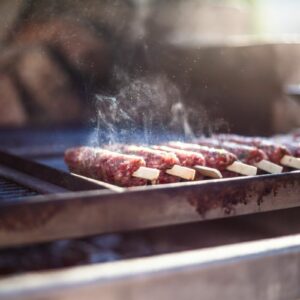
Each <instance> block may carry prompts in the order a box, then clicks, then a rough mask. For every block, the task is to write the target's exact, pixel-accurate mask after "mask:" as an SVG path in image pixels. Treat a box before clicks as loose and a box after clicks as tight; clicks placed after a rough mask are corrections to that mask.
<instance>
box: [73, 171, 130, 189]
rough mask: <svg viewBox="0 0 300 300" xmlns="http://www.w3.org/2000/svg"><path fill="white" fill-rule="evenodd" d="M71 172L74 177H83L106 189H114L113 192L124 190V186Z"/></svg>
mask: <svg viewBox="0 0 300 300" xmlns="http://www.w3.org/2000/svg"><path fill="white" fill-rule="evenodd" d="M71 174H72V175H74V176H76V177H79V178H81V179H84V180H86V181H90V182H92V183H95V184H98V185H99V186H101V187H103V188H106V189H108V190H111V191H114V192H118V193H121V192H124V191H125V189H124V188H121V187H119V186H116V185H113V184H110V183H107V182H103V181H100V180H96V179H92V178H89V177H85V176H82V175H78V174H76V173H71Z"/></svg>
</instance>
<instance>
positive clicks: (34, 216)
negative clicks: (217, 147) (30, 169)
mask: <svg viewBox="0 0 300 300" xmlns="http://www.w3.org/2000/svg"><path fill="white" fill-rule="evenodd" d="M48 176H49V174H48ZM299 195H300V172H291V173H284V174H278V175H263V176H255V177H243V178H235V179H222V180H210V181H203V182H186V183H177V184H170V185H160V186H148V187H138V188H131V189H128V190H127V191H126V192H123V193H116V192H111V191H107V190H102V191H85V192H76V193H64V194H52V195H44V196H37V197H34V198H31V199H30V198H27V199H26V201H23V202H20V201H15V202H10V203H7V204H6V203H2V204H0V246H1V247H6V246H11V245H18V244H26V243H34V242H39V241H48V240H54V239H60V238H70V237H81V236H86V235H93V234H100V233H107V232H116V231H124V230H132V229H140V228H148V227H156V226H163V225H171V224H180V223H187V222H195V221H202V220H208V219H215V218H224V217H228V216H237V215H244V214H251V213H258V212H264V211H270V210H276V209H283V208H289V207H296V206H299V205H300V197H299ZM74 220H76V221H74Z"/></svg>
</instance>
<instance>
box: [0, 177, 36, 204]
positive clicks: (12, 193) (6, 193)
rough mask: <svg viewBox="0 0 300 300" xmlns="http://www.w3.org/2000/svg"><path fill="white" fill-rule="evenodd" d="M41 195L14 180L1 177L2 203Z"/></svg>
mask: <svg viewBox="0 0 300 300" xmlns="http://www.w3.org/2000/svg"><path fill="white" fill-rule="evenodd" d="M39 194H40V193H39V192H37V191H35V190H32V189H30V188H28V187H26V186H23V185H20V184H18V183H17V182H14V181H13V180H10V179H8V178H5V177H2V176H0V201H8V200H10V199H18V198H23V197H30V196H37V195H39Z"/></svg>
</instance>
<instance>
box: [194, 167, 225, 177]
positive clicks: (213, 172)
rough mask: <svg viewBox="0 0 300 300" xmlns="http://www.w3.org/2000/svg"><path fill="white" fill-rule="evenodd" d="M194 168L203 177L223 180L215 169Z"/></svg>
mask: <svg viewBox="0 0 300 300" xmlns="http://www.w3.org/2000/svg"><path fill="white" fill-rule="evenodd" d="M194 168H195V170H196V171H197V172H199V173H200V174H202V175H203V176H206V177H210V178H215V179H220V178H223V175H222V174H221V172H220V171H219V170H217V169H213V168H209V167H204V166H194Z"/></svg>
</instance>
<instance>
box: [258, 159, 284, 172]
mask: <svg viewBox="0 0 300 300" xmlns="http://www.w3.org/2000/svg"><path fill="white" fill-rule="evenodd" d="M254 165H255V167H257V168H259V169H261V170H263V171H265V172H267V173H270V174H279V173H282V171H283V167H282V166H279V165H277V164H274V163H272V162H270V161H268V160H265V159H263V160H261V161H260V162H258V163H255V164H254Z"/></svg>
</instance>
